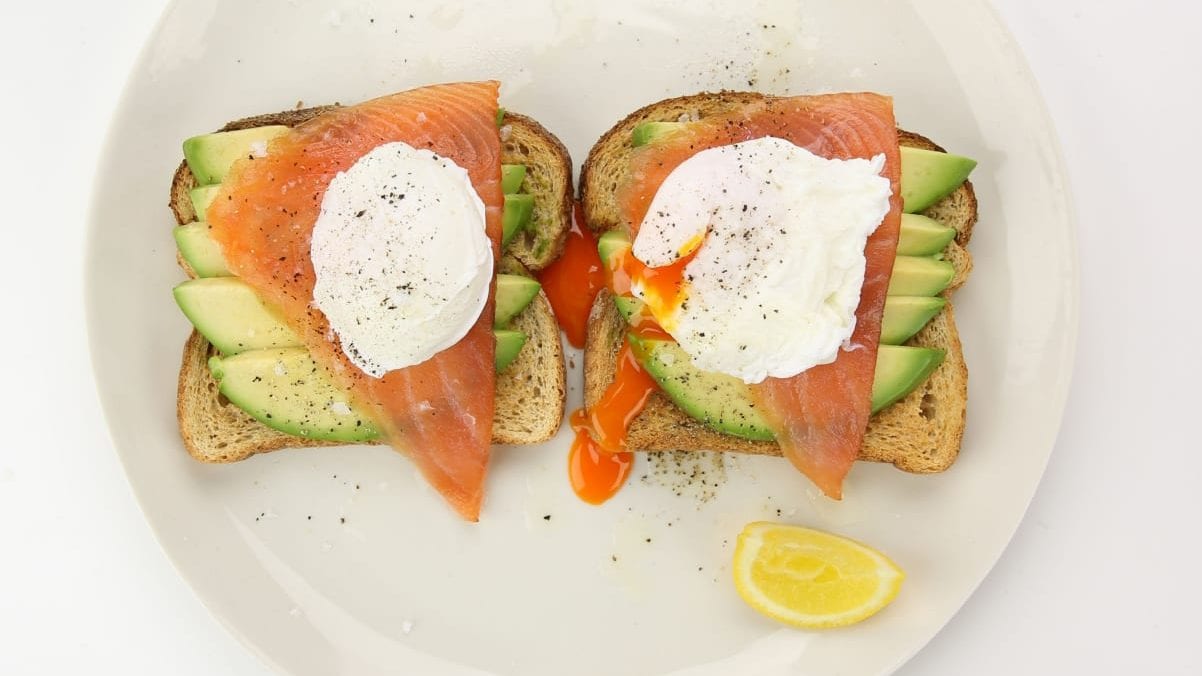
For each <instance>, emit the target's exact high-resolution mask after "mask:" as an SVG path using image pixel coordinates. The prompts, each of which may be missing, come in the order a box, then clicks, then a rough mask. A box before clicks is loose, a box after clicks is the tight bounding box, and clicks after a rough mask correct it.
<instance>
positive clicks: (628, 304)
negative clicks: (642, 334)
mask: <svg viewBox="0 0 1202 676" xmlns="http://www.w3.org/2000/svg"><path fill="white" fill-rule="evenodd" d="M614 305H616V306H618V313H619V314H621V315H622V318H623V319H625V320H626V321H627V322H629V321H630V318H631V317H633V316H634V315H636V314H638V312H639V310H642V309H643V301H641V300H639V299H638V298H634V297H632V296H614Z"/></svg>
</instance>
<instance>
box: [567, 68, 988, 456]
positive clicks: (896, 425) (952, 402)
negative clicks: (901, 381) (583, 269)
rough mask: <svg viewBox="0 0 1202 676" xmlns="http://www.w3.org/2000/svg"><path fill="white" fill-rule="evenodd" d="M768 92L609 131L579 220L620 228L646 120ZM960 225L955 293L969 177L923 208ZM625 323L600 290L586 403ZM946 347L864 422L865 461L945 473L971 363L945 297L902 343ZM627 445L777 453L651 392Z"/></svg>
mask: <svg viewBox="0 0 1202 676" xmlns="http://www.w3.org/2000/svg"><path fill="white" fill-rule="evenodd" d="M762 98H764V95H763V94H757V93H742V92H722V93H716V94H696V95H693V96H684V97H680V98H675V99H667V100H665V101H661V102H659V103H654V104H651V105H649V106H647V107H645V108H642V109H640V110H637V111H635V112H634V113H631V114H630V115H628V116H627V117H626V118H625V119H624V120H622V121H621V122H619V123H618V124H617V125H615V126H614V127H613V128H612V129H610V130H609V131H608V132H606V133H605V134H604V135H603V136H602V137H601V139H600V140H598V141H597V143H596V145H594V146H593V148H592V150H591V151H590V152H589V156H588V159H587V160H586V162H585V164H584V167H583V169H582V172H581V177H580V195H581V201H582V203H583V208H584V217H585V221H586V222H587V223H588V226H589V228H591V229H592V230H593V231H594V232H597V233H601V232H604V231H606V230H611V229H613V228H617V227H621V226H622V215H621V210H620V208H619V205H618V201H617V197H616V192H617V189H618V186H619V185H621V183H622V181H623V180H624V172H625V171H626V167H627V166H629V161H630V156H631V152H632V150H633V148H632V147H631V144H630V133H631V131H633V129H634V128H635V127H636V126H638V125H639V124H642V123H643V122H653V121H664V122H676V121H688V120H697V119H701V118H703V117H705V116H707V115H715V114H720V113H723V112H726V111H730V110H733V109H737V108H739V107H741V106H743V105H745V104H747V103H750V102H753V101H757V100H759V99H762ZM899 139H900V142H901V144H902V145H907V146H915V147H919V148H926V149H929V150H939V151H942V150H943V149H942V148H940V147H939V146H937V145H936V144H935V143H934V142H932V141H931V140H930V139H927V138H925V137H923V136H920V135H918V134H914V133H911V132H907V131H901V130H899ZM922 213H923V214H924V215H926V216H929V217H931V218H934V219H935V220H937V221H939V222H941V223H943V224H944V225H948V226H951V227H953V228H955V229H956V237H955V240H954V241H953V242H951V243H950V244H949V245H948V248H947V250H946V251H945V252H944V257H945V258H946V259H947V260H949V261H950V262H951V263H952V264H953V265H954V266H955V269H956V276H955V278H954V280H953V281H952V284H951V285H950V286H949V287H948V288H947V290H945V291H944V292H943V294H942V295H944V296H945V297H950V295H951V293H952V292H953V291H954V290H955V289H956V288H958V287H959V286H960V285H962V284H963V283H964V282H965V280H967V278H968V275H969V273H970V272H971V270H972V257H971V255H970V254H969V253H968V250H967V248H966V247H967V245H968V241H969V239H970V238H971V237H972V229H973V226H974V225H975V224H976V221H977V200H976V195H975V194H974V192H973V189H972V184H971V183H969V182H968V181H965V182H964V184H963V185H961V186H960V187H959V188H957V189H956V190H955V191H954V192H953V193H952V194H950V195H948V196H947V197H945V198H943V199H942V200H940V201H939V202H938V203H936V204H934V205H932V206H931V207H930V208H929V209H927V210H925V211H923V212H922ZM625 331H626V323H625V320H624V319H623V318H622V316H621V315H620V314H619V313H618V311H617V308H616V307H615V306H614V303H613V297H612V296H611V295H609V294H608V293H606V292H603V293H601V294H599V295H598V297H597V300H596V301H595V302H594V304H593V308H592V311H591V314H590V316H589V331H588V338H587V340H586V343H585V348H584V400H585V404H586V405H590V406H591V405H592V404H593V403H595V402H596V401H597V400H598V399H600V398H601V395H602V393H604V391H605V388H606V387H608V386H609V383H610V382H612V381H613V378H614V373H615V370H616V365H617V354H618V348H619V347H620V346H621V341H622V337H623V335H624V334H625ZM906 344H907V345H917V346H924V347H936V348H941V349H943V350H945V351H946V353H947V355H946V357H945V358H944V361H943V363H942V364H941V365H940V366H939V368H937V369H936V370H935V372H934V373H933V374H932V375H931V377H930V378H928V379H927V381H926V383H925V384H923V386H921V387H919V388H918V389H916V390H915V391H913V392H911V393H910V394H909V395H908V396H906V397H905V398H904V399H902V400H901V401H898V402H897V403H895V404H893V405H892V406H889V407H888V408H886V409H885V410H883V411H880V412H879V413H877V414H876V415H875V416H873V417H872V420H871V421H870V422H869V424H868V430H867V433H866V434H865V437H864V446H863V448H862V449H861V451H860V459H861V460H871V461H875V462H888V463H892V464H893V465H894V466H896V467H898V468H899V469H902V470H905V471H907V472H915V473H930V472H941V471H943V470H945V469H947V468H948V467H950V466H951V464H952V463H953V462H954V461H955V459H956V456H957V454H958V453H959V452H960V442H961V440H962V439H963V436H964V425H965V413H966V410H967V408H966V407H967V401H968V369H967V367H966V366H965V364H964V354H963V350H962V349H961V345H960V336H959V333H958V332H957V330H956V321H955V312H954V310H953V308H952V304H951V302H949V303H948V304H947V306H946V307H945V309H944V310H943V311H942V312H940V313H939V315H938V316H936V317H935V318H934V319H932V320H931V321H930V323H928V324H927V325H926V327H924V328H923V329H922V331H920V332H919V333H918V334H917V335H915V336H914V337H913V338H911V339H910V340H909V341H907V343H906ZM627 444H628V445H629V447H630V448H631V449H635V450H640V451H732V452H739V453H755V454H761V455H780V454H781V451H780V447H779V446H778V445H777V444H776V443H775V442H770V441H749V440H747V439H742V438H739V437H735V436H731V435H728V434H723V433H721V432H717V431H715V430H713V429H712V428H710V427H709V426H707V425H706V424H705V423H703V422H701V421H699V420H697V419H695V418H693V417H691V416H689V415H688V414H686V413H685V412H684V411H682V410H680V409H679V408H678V407H677V406H676V405H675V404H673V403H672V401H671V400H670V399H668V398H667V397H666V396H665V395H663V394H662V393H660V392H656V393H654V394H653V395H652V396H651V399H650V400H649V401H648V403H647V406H646V408H644V409H643V412H642V413H641V414H639V415H638V417H636V418H635V419H634V421H633V422H632V423H631V425H630V429H629V432H628V435H627Z"/></svg>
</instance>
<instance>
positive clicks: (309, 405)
mask: <svg viewBox="0 0 1202 676" xmlns="http://www.w3.org/2000/svg"><path fill="white" fill-rule="evenodd" d="M495 333H496V337H497V353H496V369H497V371H498V372H500V371H502V370H504V369H505V368H506V367H507V366H509V364H510V363H512V362H513V360H514V359H516V358H517V356H518V353H519V352H520V351H521V349H522V346H523V345H524V344H525V343H526V334H524V333H522V332H521V331H509V330H502V331H496V332H495ZM209 370H210V371H211V372H212V374H213V378H214V379H216V380H217V389H218V390H219V391H220V392H221V394H223V395H225V397H226V399H229V400H230V403H232V404H234V405H235V406H237V407H238V408H240V409H242V410H243V411H246V412H247V413H248V414H250V416H251V417H253V418H254V419H255V420H258V421H259V422H261V423H263V424H264V425H266V426H268V427H270V428H272V429H275V430H279V431H281V432H284V433H286V434H292V435H295V436H298V437H305V438H308V439H321V440H324V441H341V442H347V443H355V442H364V441H372V440H375V439H378V438H379V437H380V433H379V431H378V430H377V429H376V428H375V426H374V425H373V424H372V422H371V419H370V418H369V417H368V416H365V415H363V414H362V412H361V411H359V410H358V409H357V408H356V407H355V406H353V405H351V403H350V400H349V398H348V397H347V396H346V392H344V391H342V390H340V389H339V388H337V387H335V386H334V385H333V384H332V383H331V382H330V381H329V379H328V378H327V377H326V374H325V373H323V372H322V370H321V368H320V367H318V365H317V363H316V362H314V361H313V358H312V357H310V356H309V353H308V351H306V350H305V348H303V347H282V348H271V349H264V350H249V351H247V352H242V353H239V354H236V355H233V356H228V357H227V356H215V357H212V358H211V359H209Z"/></svg>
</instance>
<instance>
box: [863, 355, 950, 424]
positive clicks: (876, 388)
mask: <svg viewBox="0 0 1202 676" xmlns="http://www.w3.org/2000/svg"><path fill="white" fill-rule="evenodd" d="M944 354H945V353H944V351H943V350H937V349H934V348H930V347H907V346H905V345H882V346H881V347H880V351H878V352H877V353H876V375H875V377H874V378H873V380H872V412H873V413H876V412H877V411H880V410H881V409H883V408H885V407H886V406H888V405H889V404H892V403H893V402H895V401H897V400H899V399H901V398H902V397H904V396H906V395H907V394H909V393H911V392H913V391H914V388H916V387H918V386H919V385H921V384H923V383H924V382H926V380H927V378H929V377H930V375H931V374H932V373H934V372H935V369H936V368H938V367H939V365H940V364H942V363H943V356H944Z"/></svg>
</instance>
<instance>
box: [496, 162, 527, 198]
mask: <svg viewBox="0 0 1202 676" xmlns="http://www.w3.org/2000/svg"><path fill="white" fill-rule="evenodd" d="M524 180H526V165H524V164H502V165H501V192H503V193H505V194H506V195H513V194H516V193H517V191H519V190H521V189H522V181H524Z"/></svg>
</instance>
